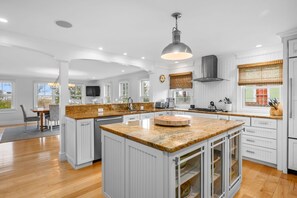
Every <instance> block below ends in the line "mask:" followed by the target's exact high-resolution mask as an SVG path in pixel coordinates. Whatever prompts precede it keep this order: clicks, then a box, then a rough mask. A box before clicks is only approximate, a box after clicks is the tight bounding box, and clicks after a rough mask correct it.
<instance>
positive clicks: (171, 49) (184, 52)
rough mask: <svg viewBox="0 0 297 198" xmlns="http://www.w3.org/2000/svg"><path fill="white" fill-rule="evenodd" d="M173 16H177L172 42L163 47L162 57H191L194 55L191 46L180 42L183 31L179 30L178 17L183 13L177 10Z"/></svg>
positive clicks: (181, 58) (173, 58)
mask: <svg viewBox="0 0 297 198" xmlns="http://www.w3.org/2000/svg"><path fill="white" fill-rule="evenodd" d="M171 16H172V17H174V18H175V27H173V29H172V43H170V44H169V45H167V46H166V47H165V48H164V49H163V51H162V55H161V58H162V59H165V60H173V61H177V60H184V59H188V58H191V57H192V56H193V54H192V50H191V48H190V47H189V46H187V45H186V44H184V43H182V42H180V35H181V31H179V30H178V26H177V19H178V18H180V17H181V13H179V12H175V13H173V14H172V15H171Z"/></svg>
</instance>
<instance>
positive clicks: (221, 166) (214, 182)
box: [210, 137, 226, 198]
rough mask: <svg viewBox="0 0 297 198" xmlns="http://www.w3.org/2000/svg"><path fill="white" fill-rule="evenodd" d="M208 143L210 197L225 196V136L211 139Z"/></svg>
mask: <svg viewBox="0 0 297 198" xmlns="http://www.w3.org/2000/svg"><path fill="white" fill-rule="evenodd" d="M210 144H211V147H210V148H211V149H210V152H211V157H210V159H211V160H210V176H211V181H210V182H211V184H210V185H211V186H210V194H211V197H212V198H218V197H225V196H226V189H225V186H226V183H225V178H226V175H225V174H226V172H225V164H226V159H225V158H226V155H225V154H226V153H225V149H226V138H225V137H221V138H219V139H216V140H214V141H212V142H211V143H210Z"/></svg>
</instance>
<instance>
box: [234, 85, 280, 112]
mask: <svg viewBox="0 0 297 198" xmlns="http://www.w3.org/2000/svg"><path fill="white" fill-rule="evenodd" d="M247 86H248V85H247ZM245 87H246V86H238V88H237V93H238V95H237V98H238V103H237V111H238V112H253V113H269V110H270V107H257V106H250V107H249V106H245V105H244V98H245V92H244V89H245ZM266 87H268V88H272V87H279V88H280V93H282V89H283V87H282V85H266ZM280 102H281V103H282V97H281V95H280Z"/></svg>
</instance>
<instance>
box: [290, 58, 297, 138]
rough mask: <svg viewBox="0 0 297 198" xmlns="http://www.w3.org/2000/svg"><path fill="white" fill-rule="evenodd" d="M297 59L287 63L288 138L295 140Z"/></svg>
mask: <svg viewBox="0 0 297 198" xmlns="http://www.w3.org/2000/svg"><path fill="white" fill-rule="evenodd" d="M296 113H297V58H293V59H290V61H289V137H290V138H297V118H296Z"/></svg>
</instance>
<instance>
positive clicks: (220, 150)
mask: <svg viewBox="0 0 297 198" xmlns="http://www.w3.org/2000/svg"><path fill="white" fill-rule="evenodd" d="M190 118H191V117H190ZM243 124H244V123H243V122H237V121H229V120H216V119H207V118H191V125H189V126H185V127H163V126H158V125H155V124H154V120H153V119H145V120H140V121H132V122H127V123H118V124H111V125H103V126H101V128H102V130H103V132H102V149H103V153H102V155H103V160H102V174H103V192H104V195H105V197H110V198H123V197H126V198H139V197H141V198H152V197H154V198H173V197H232V196H233V195H234V194H235V193H236V192H237V191H238V190H239V187H240V184H241V167H242V164H241V161H242V160H241V132H242V130H243V127H242V125H243Z"/></svg>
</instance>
